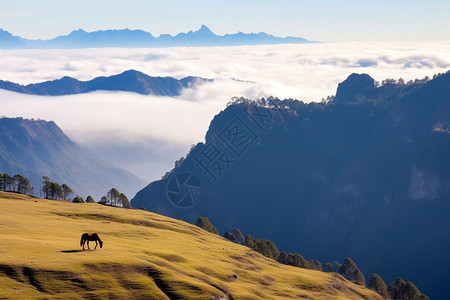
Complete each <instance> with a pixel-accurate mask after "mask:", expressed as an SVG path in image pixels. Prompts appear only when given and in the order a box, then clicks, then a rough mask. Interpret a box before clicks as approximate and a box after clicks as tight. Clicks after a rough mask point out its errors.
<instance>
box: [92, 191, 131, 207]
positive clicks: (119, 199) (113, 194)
mask: <svg viewBox="0 0 450 300" xmlns="http://www.w3.org/2000/svg"><path fill="white" fill-rule="evenodd" d="M99 203H100V204H103V205H110V206H116V207H123V208H132V207H131V203H130V201H129V200H128V197H127V196H126V195H125V194H124V193H120V192H119V191H118V190H117V189H116V188H111V189H110V190H109V191H108V192H107V193H106V195H105V196H103V197H102V198H101V199H100V201H99Z"/></svg>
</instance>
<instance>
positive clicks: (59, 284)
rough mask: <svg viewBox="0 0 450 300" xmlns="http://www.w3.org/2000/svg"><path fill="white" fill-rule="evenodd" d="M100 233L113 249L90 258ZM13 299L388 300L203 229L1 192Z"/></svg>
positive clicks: (5, 267)
mask: <svg viewBox="0 0 450 300" xmlns="http://www.w3.org/2000/svg"><path fill="white" fill-rule="evenodd" d="M93 231H95V232H97V233H99V235H100V237H101V238H102V240H103V241H104V247H103V248H102V249H100V248H99V247H98V248H97V250H95V251H80V250H81V247H80V244H79V243H80V236H81V234H82V233H83V232H93ZM94 245H95V244H94ZM91 249H93V246H92V243H91ZM233 275H237V278H235V277H234V276H233ZM5 298H6V299H14V298H16V299H24V298H26V299H32V298H38V299H40V298H45V299H51V298H65V299H67V298H70V299H74V298H75V299H77V298H89V299H131V298H134V299H183V298H187V299H214V298H215V299H227V298H230V299H231V298H234V299H276V298H286V299H298V298H307V299H310V298H312V299H360V298H363V299H364V298H365V299H377V298H378V295H377V294H375V293H373V292H372V291H370V290H368V289H365V288H363V287H361V286H358V285H355V284H353V283H351V282H349V281H346V280H345V279H343V278H342V277H341V276H339V275H337V274H330V273H323V272H318V271H311V270H305V269H299V268H294V267H289V266H285V265H280V264H278V263H277V262H275V261H273V260H270V259H267V258H265V257H263V256H261V255H259V254H258V253H256V252H254V251H251V250H250V249H248V248H246V247H243V246H240V245H236V244H233V243H231V242H228V241H227V240H225V239H223V238H221V237H219V236H217V235H213V234H210V233H208V232H206V231H204V230H201V229H199V228H198V227H196V226H193V225H190V224H187V223H185V222H182V221H178V220H174V219H170V218H167V217H164V216H160V215H157V214H154V213H150V212H145V211H141V210H125V209H119V208H112V207H105V206H101V205H98V204H72V203H67V202H62V201H50V200H43V199H34V198H29V197H27V196H22V195H16V194H9V193H4V192H0V299H5Z"/></svg>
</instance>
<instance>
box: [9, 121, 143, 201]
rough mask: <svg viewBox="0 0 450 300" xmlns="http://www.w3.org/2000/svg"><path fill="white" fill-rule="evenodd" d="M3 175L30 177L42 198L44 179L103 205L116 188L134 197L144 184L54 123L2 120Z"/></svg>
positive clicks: (37, 193) (36, 191) (35, 191)
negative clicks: (66, 133) (84, 147)
mask: <svg viewBox="0 0 450 300" xmlns="http://www.w3.org/2000/svg"><path fill="white" fill-rule="evenodd" d="M0 149H1V151H0V172H1V173H2V174H4V173H8V175H10V176H11V177H12V176H14V175H16V174H20V175H22V176H25V177H27V178H28V179H29V180H30V182H31V185H32V186H33V187H34V193H35V195H38V196H39V192H40V188H41V182H42V176H48V177H49V178H50V180H52V181H54V182H57V183H59V184H63V183H66V184H67V185H69V186H70V187H71V188H72V190H73V191H74V195H73V196H72V197H74V196H75V195H80V196H82V197H84V198H85V197H86V196H88V195H91V196H92V197H94V199H95V200H97V201H99V200H100V197H101V196H103V195H105V194H106V192H107V191H108V190H110V189H111V188H112V187H115V188H117V189H118V190H119V191H121V192H123V193H124V194H126V195H128V196H129V197H132V196H133V195H134V193H135V192H136V190H138V189H139V188H141V187H142V186H144V181H143V180H142V179H139V178H138V177H136V176H134V175H132V174H131V173H129V172H127V171H125V170H122V169H119V168H115V167H113V166H111V165H109V164H108V163H106V162H105V161H103V160H102V159H100V158H98V157H96V156H94V155H93V154H91V153H90V152H88V151H86V150H84V149H83V148H81V147H79V146H78V145H77V144H76V143H74V142H73V141H72V140H71V139H70V138H69V137H68V136H67V135H65V134H64V132H63V131H62V130H61V129H60V128H59V127H58V126H57V125H56V124H55V123H54V122H47V121H43V120H30V119H22V118H0Z"/></svg>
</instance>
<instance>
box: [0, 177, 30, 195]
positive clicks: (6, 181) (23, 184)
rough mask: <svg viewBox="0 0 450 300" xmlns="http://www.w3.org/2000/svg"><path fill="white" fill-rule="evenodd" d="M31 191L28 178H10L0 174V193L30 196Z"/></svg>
mask: <svg viewBox="0 0 450 300" xmlns="http://www.w3.org/2000/svg"><path fill="white" fill-rule="evenodd" d="M33 190H34V188H33V187H32V186H31V185H30V181H29V180H28V178H26V177H23V176H22V175H20V174H16V175H14V176H13V177H11V176H9V175H8V174H7V173H5V174H2V173H0V191H4V192H14V193H19V194H26V195H31V194H33Z"/></svg>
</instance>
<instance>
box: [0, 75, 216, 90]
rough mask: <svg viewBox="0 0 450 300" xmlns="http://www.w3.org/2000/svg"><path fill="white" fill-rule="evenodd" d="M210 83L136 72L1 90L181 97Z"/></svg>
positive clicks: (9, 84) (9, 85)
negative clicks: (185, 90) (129, 93)
mask: <svg viewBox="0 0 450 300" xmlns="http://www.w3.org/2000/svg"><path fill="white" fill-rule="evenodd" d="M207 81H210V80H209V79H204V78H200V77H192V76H190V77H185V78H183V79H180V80H178V79H175V78H172V77H151V76H148V75H146V74H144V73H142V72H139V71H136V70H128V71H125V72H123V73H121V74H118V75H113V76H109V77H97V78H94V79H92V80H89V81H79V80H77V79H74V78H71V77H68V76H65V77H63V78H61V79H57V80H52V81H46V82H41V83H35V84H28V85H20V84H17V83H13V82H9V81H2V80H0V89H5V90H9V91H14V92H19V93H25V94H32V95H49V96H58V95H71V94H80V93H88V92H93V91H126V92H134V93H139V94H143V95H156V96H178V95H180V92H181V90H182V89H183V88H187V87H189V86H192V85H195V84H200V83H204V82H207Z"/></svg>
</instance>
